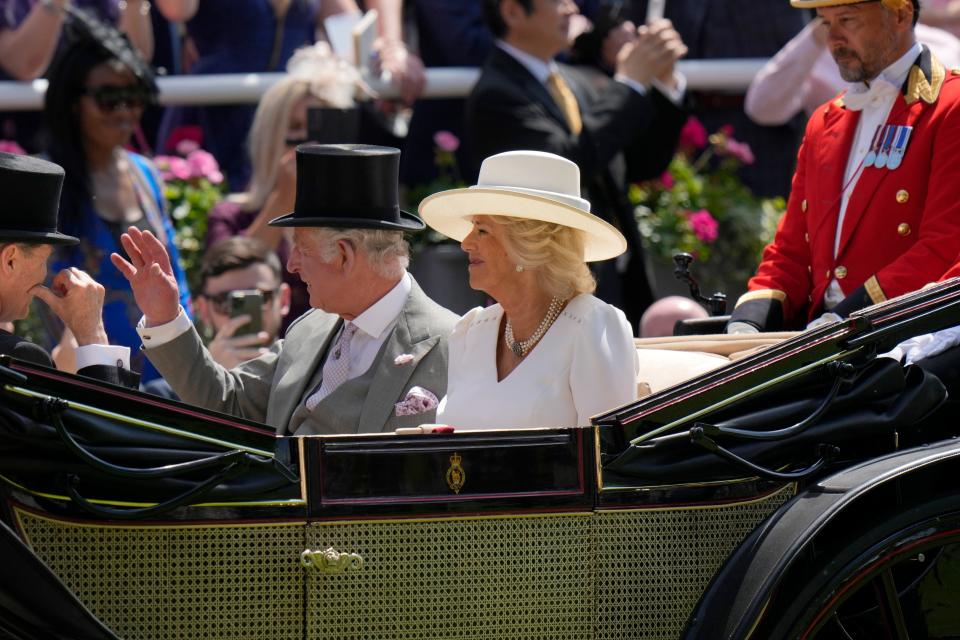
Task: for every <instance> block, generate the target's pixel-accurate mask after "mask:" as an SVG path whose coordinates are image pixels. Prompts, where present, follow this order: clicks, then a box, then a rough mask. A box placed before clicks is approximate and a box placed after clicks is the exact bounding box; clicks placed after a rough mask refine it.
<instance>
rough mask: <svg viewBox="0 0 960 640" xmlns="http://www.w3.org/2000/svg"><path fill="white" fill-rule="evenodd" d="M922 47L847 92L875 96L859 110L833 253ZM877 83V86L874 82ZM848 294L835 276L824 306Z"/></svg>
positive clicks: (826, 307)
mask: <svg viewBox="0 0 960 640" xmlns="http://www.w3.org/2000/svg"><path fill="white" fill-rule="evenodd" d="M920 52H921V47H920V44H919V43H916V44H914V45H913V47H911V48H910V50H909V51H907V52H906V53H905V54H903V55H902V56H901V57H900V58H899V59H897V61H896V62H894V63H893V64H891V65H890V66H889V67H887V68H886V69H884V70H883V72H882V73H881V74H880V75H879V76H878V77H877V78H875V79H874V80H873V81H872V85H871V86H868V85H867V84H866V83H863V82H857V83H855V84H851V85H849V88H848V89H847V95H851V94H852V95H853V96H857V94H864V93H868V92H869V93H874V94H875V96H876V97H875V98H874V99H872V100H868V101H867V103H866V104H865V105H864V107H863V111H862V113H861V114H860V122H858V123H857V132H856V134H854V138H853V146H851V147H850V155H849V156H848V157H847V169H846V171H845V172H844V174H843V185H842V188H843V191H842V192H841V195H840V214H839V218H838V219H837V234H836V236H835V237H834V241H833V255H834V257H836V255H837V252H838V251H839V250H840V237H841V235H842V234H843V220H844V217H845V216H846V213H847V205H848V204H849V202H850V195H851V194H852V193H853V190H854V189H855V188H856V186H857V181H858V180H859V179H860V175H861V174H862V173H863V169H864V167H863V161H864V158H865V157H866V155H867V153H868V152H869V151H870V145H871V143H872V142H873V138H874V135H875V134H876V131H877V127H882V126H883V125H884V123H886V121H887V117H888V116H889V115H890V109H891V108H892V107H893V104H894V102H895V101H896V98H897V95H898V94H899V93H900V88H901V87H902V86H903V83H904V82H906V80H907V76H908V75H909V74H910V67H912V66H913V63H914V61H915V60H916V59H917V56H919V55H920ZM874 85H875V86H874ZM845 297H846V294H844V293H843V290H842V289H841V288H840V283H839V282H837V279H836V278H834V279H832V280H831V281H830V285H829V286H828V287H827V290H826V293H824V296H823V306H824V308H825V309H828V310H829V309H832V308H833V307H835V306H837V304H839V303H840V302H841V301H842V300H843V299H844V298H845Z"/></svg>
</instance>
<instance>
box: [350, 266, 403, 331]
mask: <svg viewBox="0 0 960 640" xmlns="http://www.w3.org/2000/svg"><path fill="white" fill-rule="evenodd" d="M412 288H413V280H412V279H411V278H410V274H409V273H406V272H404V274H403V277H402V278H400V282H398V283H397V284H396V286H394V287H393V289H390V291H388V292H387V293H386V295H384V296H383V297H382V298H380V299H379V300H377V301H376V302H374V303H373V304H372V305H370V306H369V307H367V309H366V310H365V311H364V312H363V313H361V314H360V315H358V316H357V317H356V318H354V319H353V320H351V321H350V322H352V323H353V324H355V325H356V327H357V329H359V330H360V331H362V332H363V333H365V334H367V335H368V336H370V337H371V338H379V337H380V336H381V334H383V332H385V331H386V330H387V329H389V328H390V327H391V326H392V325H393V322H394V320H396V319H397V316H399V315H400V312H401V311H403V307H404V305H406V304H407V298H409V297H410V291H411V289H412Z"/></svg>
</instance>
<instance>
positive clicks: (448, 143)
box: [433, 131, 460, 153]
mask: <svg viewBox="0 0 960 640" xmlns="http://www.w3.org/2000/svg"><path fill="white" fill-rule="evenodd" d="M433 144H435V145H437V147H438V148H439V149H440V150H441V151H448V152H450V153H453V152H454V151H456V150H457V149H459V148H460V139H459V138H457V136H455V135H453V134H452V133H450V132H449V131H437V132H436V133H435V134H433Z"/></svg>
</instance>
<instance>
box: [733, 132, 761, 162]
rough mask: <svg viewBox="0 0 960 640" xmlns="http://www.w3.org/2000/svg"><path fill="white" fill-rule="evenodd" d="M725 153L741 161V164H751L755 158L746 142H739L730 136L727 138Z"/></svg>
mask: <svg viewBox="0 0 960 640" xmlns="http://www.w3.org/2000/svg"><path fill="white" fill-rule="evenodd" d="M726 151H727V153H728V154H730V155H731V156H733V157H734V158H736V159H737V160H739V161H740V162H742V163H743V164H753V162H754V160H755V159H756V158H754V157H753V151H752V150H751V149H750V145H748V144H747V143H746V142H740V141H739V140H734V139H733V138H730V139H729V140H727V149H726Z"/></svg>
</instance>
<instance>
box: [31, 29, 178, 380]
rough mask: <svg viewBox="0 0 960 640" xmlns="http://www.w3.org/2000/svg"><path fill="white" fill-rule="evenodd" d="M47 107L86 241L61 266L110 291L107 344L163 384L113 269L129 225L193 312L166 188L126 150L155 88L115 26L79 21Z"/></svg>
mask: <svg viewBox="0 0 960 640" xmlns="http://www.w3.org/2000/svg"><path fill="white" fill-rule="evenodd" d="M48 78H49V85H48V87H47V93H46V97H45V101H44V119H45V121H46V125H47V135H48V141H47V149H48V153H49V156H50V159H51V160H53V161H54V162H56V163H58V164H60V165H61V166H63V167H64V170H65V172H66V177H65V180H64V184H63V192H62V194H61V200H60V216H61V221H62V224H63V228H64V229H69V230H70V231H69V232H68V233H69V234H70V235H73V236H76V237H78V238H80V244H79V245H78V246H76V247H70V248H68V249H65V250H63V251H60V252H58V254H56V256H55V264H56V268H57V269H60V268H64V267H68V266H76V267H80V268H82V269H84V270H85V271H87V272H88V273H90V274H91V275H92V276H93V277H94V279H95V280H97V281H98V282H100V283H101V284H102V285H103V286H104V287H105V288H106V290H107V291H106V299H105V301H104V306H103V319H104V325H105V328H106V330H107V335H108V337H109V338H110V342H111V343H113V344H120V345H127V346H130V347H133V348H132V349H131V367H132V368H134V369H137V368H138V367H139V368H140V371H141V372H142V377H141V380H142V381H143V382H147V381H149V380H151V379H153V378H156V377H158V374H157V373H156V370H155V369H153V367H152V365H150V363H149V362H148V361H146V359H145V358H143V356H142V355H141V353H140V350H139V349H138V348H135V347H138V346H139V344H140V338H139V337H138V336H137V333H136V331H135V326H136V323H137V321H138V320H139V318H140V312H139V310H138V309H137V305H136V304H135V303H134V301H133V295H132V293H131V291H130V285H129V283H128V282H127V280H126V278H124V277H123V276H122V275H121V274H120V273H119V272H118V271H117V270H116V268H115V267H114V266H113V265H112V264H111V262H110V254H111V253H113V252H115V251H120V242H119V237H120V234H121V233H122V231H125V230H126V229H127V227H129V226H130V225H134V226H136V227H138V228H140V229H142V230H144V231H147V230H149V231H151V232H152V233H153V234H154V235H156V236H157V237H158V238H160V239H161V241H162V242H163V243H164V244H165V245H166V247H167V251H168V252H169V253H170V255H171V257H172V258H173V268H174V273H175V274H176V276H177V280H178V282H179V286H180V291H181V292H182V300H181V303H182V304H183V307H184V309H187V310H189V309H190V302H189V292H188V289H187V286H186V278H185V277H184V272H183V269H182V268H181V266H180V265H179V263H178V260H177V256H178V254H177V249H176V246H175V245H174V242H173V226H172V225H171V223H170V218H169V216H168V214H167V211H166V200H165V198H164V196H163V185H162V182H161V180H160V177H159V174H158V172H157V170H156V168H155V167H154V166H153V164H152V163H151V162H150V161H149V160H148V159H147V158H145V157H143V156H141V155H138V154H136V153H133V152H130V151H127V150H126V149H125V147H126V146H127V145H128V144H129V143H130V139H131V136H132V135H133V134H134V132H135V131H136V130H137V127H138V126H139V123H140V116H141V115H142V114H143V109H144V106H146V105H147V104H149V103H152V102H153V101H154V99H155V97H156V93H157V89H156V84H155V82H154V79H153V74H152V72H151V70H150V68H149V67H148V66H147V64H146V63H145V62H144V61H143V59H142V58H141V57H140V55H139V54H138V53H137V52H136V51H135V50H134V49H133V48H131V47H130V44H129V42H128V41H127V40H126V38H125V37H124V36H122V35H121V34H120V33H119V32H118V31H116V30H115V29H114V28H112V27H109V26H108V25H105V24H102V23H98V22H94V21H84V22H72V23H71V24H70V25H69V29H68V33H67V44H66V45H65V46H64V47H63V49H62V50H61V51H60V52H59V53H58V55H57V57H56V58H55V59H54V61H53V63H52V64H51V66H50V71H49V74H48Z"/></svg>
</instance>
